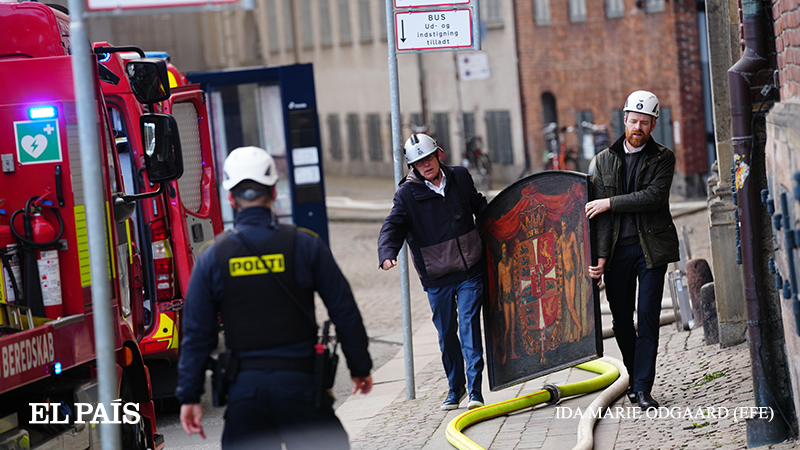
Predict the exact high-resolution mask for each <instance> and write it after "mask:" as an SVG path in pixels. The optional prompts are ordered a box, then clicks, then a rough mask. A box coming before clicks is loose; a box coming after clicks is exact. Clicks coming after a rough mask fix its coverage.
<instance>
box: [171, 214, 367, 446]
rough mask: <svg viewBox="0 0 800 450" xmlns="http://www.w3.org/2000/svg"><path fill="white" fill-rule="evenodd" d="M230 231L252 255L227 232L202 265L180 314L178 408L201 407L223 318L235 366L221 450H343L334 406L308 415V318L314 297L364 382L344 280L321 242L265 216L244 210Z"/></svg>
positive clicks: (355, 319)
mask: <svg viewBox="0 0 800 450" xmlns="http://www.w3.org/2000/svg"><path fill="white" fill-rule="evenodd" d="M235 227H236V229H237V230H238V231H239V232H240V233H241V234H243V235H244V236H245V237H246V238H247V239H248V240H249V241H251V242H252V243H253V244H254V245H255V247H256V250H257V251H258V253H259V255H258V257H256V255H253V253H252V252H251V251H249V250H248V249H247V247H246V246H245V244H244V243H243V242H241V240H240V239H239V238H238V237H236V236H234V235H233V234H232V233H230V232H227V233H225V234H224V235H221V236H219V237H218V238H217V241H216V242H215V243H214V244H213V245H212V246H210V247H209V248H208V249H207V250H206V251H205V252H203V253H202V254H201V255H200V258H199V259H198V261H197V264H196V265H195V267H194V269H193V272H192V277H191V281H190V284H189V290H188V292H187V294H186V302H185V305H184V312H183V313H184V325H183V337H182V341H181V357H180V361H179V365H178V368H179V380H178V389H177V391H176V395H177V396H178V399H179V400H180V401H181V403H182V404H187V403H199V402H200V396H201V394H202V393H203V383H204V381H205V367H206V359H207V357H208V355H209V353H210V352H211V350H213V348H212V347H213V341H214V333H215V329H216V321H217V312H221V314H222V322H223V327H224V329H225V342H226V346H227V347H228V349H232V350H235V351H236V352H237V354H238V355H239V356H240V358H241V363H240V370H239V372H238V374H237V376H236V379H235V380H234V382H233V383H232V384H231V386H230V392H229V400H228V409H227V411H226V413H225V430H224V432H223V436H222V445H223V448H237V449H239V448H259V449H268V448H276V449H278V448H281V442H284V443H285V444H286V446H287V448H288V449H290V450H292V449H296V448H303V449H305V448H348V446H349V444H348V440H347V434H346V433H345V431H344V429H343V428H342V425H341V423H340V422H339V420H338V419H337V418H336V416H335V415H334V413H333V408H332V402H331V400H330V399H327V398H326V403H325V404H324V405H323V406H322V407H321V408H316V407H315V406H314V402H313V393H314V385H313V373H312V371H313V356H314V344H315V340H316V336H317V331H316V326H315V325H314V324H312V323H311V319H310V318H309V317H308V314H313V310H314V291H317V292H318V293H319V294H320V297H321V298H322V300H323V302H324V303H325V306H326V308H327V309H328V314H329V316H330V318H331V320H332V321H333V323H334V324H335V325H336V334H337V336H338V338H339V340H340V342H341V343H342V350H343V352H344V354H345V357H346V359H347V365H348V368H349V369H350V373H351V375H352V376H354V377H366V376H368V375H369V372H370V370H371V369H372V360H371V359H370V356H369V353H368V352H367V345H368V342H367V335H366V331H365V329H364V325H363V322H362V319H361V314H360V313H359V311H358V307H357V305H356V303H355V299H354V298H353V294H352V291H351V290H350V286H349V284H348V283H347V280H346V279H345V277H344V275H342V273H341V270H340V269H339V267H338V266H337V265H336V262H335V261H334V259H333V255H332V254H331V252H330V250H329V249H328V248H327V246H325V244H324V243H323V242H322V241H321V240H320V239H318V238H317V237H315V236H312V235H311V234H309V233H308V232H304V231H302V230H299V229H297V228H295V227H293V226H285V225H281V226H277V225H276V224H275V223H274V222H273V220H272V214H271V212H270V210H269V209H268V208H265V207H251V208H245V209H243V210H241V211H240V212H239V213H238V214H237V218H236V222H235ZM278 279H280V282H281V283H279V282H278ZM281 284H282V285H283V286H281ZM286 290H288V291H291V293H292V296H293V297H294V299H292V298H291V297H290V296H289V295H288V294H287V293H286ZM298 303H299V304H298ZM301 307H303V308H306V309H305V312H304V310H301Z"/></svg>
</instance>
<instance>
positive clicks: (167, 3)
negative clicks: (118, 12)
mask: <svg viewBox="0 0 800 450" xmlns="http://www.w3.org/2000/svg"><path fill="white" fill-rule="evenodd" d="M238 1H239V0H86V8H87V9H89V10H90V11H101V10H108V9H141V8H162V7H173V6H198V5H211V4H221V3H236V2H238Z"/></svg>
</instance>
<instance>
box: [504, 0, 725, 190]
mask: <svg viewBox="0 0 800 450" xmlns="http://www.w3.org/2000/svg"><path fill="white" fill-rule="evenodd" d="M515 16H516V20H517V27H516V29H517V43H518V44H517V45H518V50H519V64H520V68H519V70H520V88H521V92H522V97H523V105H524V106H523V116H524V126H525V131H526V133H525V135H526V138H527V140H528V141H527V143H526V144H527V147H528V149H529V151H530V152H531V157H532V160H533V161H534V164H537V165H539V167H542V166H543V165H544V164H543V157H544V154H545V153H546V152H545V151H544V150H545V149H546V146H550V145H554V144H553V142H552V141H550V142H546V140H545V138H546V133H545V132H543V128H544V127H545V126H546V125H547V124H549V123H552V122H555V123H557V124H558V128H559V129H560V130H561V133H560V138H561V139H562V140H563V142H564V145H565V146H566V148H569V149H576V150H577V153H578V154H579V155H580V156H582V157H583V161H582V163H583V165H584V167H585V165H586V164H587V162H588V159H590V157H591V156H592V155H593V153H594V151H595V149H594V148H592V140H593V139H591V138H590V139H587V138H586V137H585V135H586V134H589V133H592V131H591V130H590V129H589V128H588V127H587V126H582V124H583V125H589V124H594V125H595V130H597V129H598V126H599V128H600V129H601V130H602V128H605V130H607V132H608V137H609V139H610V140H611V141H612V142H613V140H615V139H616V138H617V137H619V136H620V135H621V134H622V132H623V124H622V106H623V104H624V102H625V99H626V97H627V96H628V94H630V93H631V92H632V91H634V90H639V89H644V90H649V91H652V92H654V93H655V94H656V95H657V96H658V98H659V100H660V102H661V117H660V119H659V120H658V123H657V129H656V131H655V132H654V137H655V138H656V140H657V141H659V142H661V143H663V144H665V145H667V146H668V147H670V148H672V149H673V150H675V155H676V158H677V166H676V172H677V176H676V179H675V183H674V186H673V191H674V192H676V193H678V194H684V195H688V196H697V195H704V194H705V185H704V182H703V176H704V175H705V174H707V173H708V172H709V150H708V149H709V147H708V146H707V142H706V135H707V132H706V126H705V117H704V116H705V114H704V103H703V83H702V65H701V61H700V52H701V50H700V44H701V39H700V38H701V36H700V33H699V32H698V10H697V4H696V2H695V1H694V0H673V1H669V0H568V1H565V2H555V1H551V0H532V1H528V2H515ZM584 122H585V123H584ZM597 134H598V135H599V134H600V133H597ZM547 137H550V136H547ZM589 137H591V134H589ZM598 137H599V136H598ZM597 141H598V142H597V143H598V145H597V147H599V148H597V149H596V150H597V151H599V150H602V147H603V146H604V145H605V144H604V143H603V142H602V141H603V139H597ZM711 160H712V161H713V159H711Z"/></svg>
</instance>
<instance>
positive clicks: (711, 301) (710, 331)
mask: <svg viewBox="0 0 800 450" xmlns="http://www.w3.org/2000/svg"><path fill="white" fill-rule="evenodd" d="M700 298H701V302H700V303H701V305H702V312H703V316H702V317H703V337H704V339H705V341H706V345H715V344H719V322H718V321H717V298H716V294H715V292H714V282H713V281H712V282H710V283H706V284H704V285H703V287H701V288H700Z"/></svg>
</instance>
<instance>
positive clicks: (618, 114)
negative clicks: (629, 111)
mask: <svg viewBox="0 0 800 450" xmlns="http://www.w3.org/2000/svg"><path fill="white" fill-rule="evenodd" d="M611 133H612V136H611V139H612V140H614V141H615V142H616V140H617V138H618V137H620V136H622V135H623V133H625V113H624V112H623V111H622V110H621V109H614V111H613V112H612V113H611Z"/></svg>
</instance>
